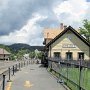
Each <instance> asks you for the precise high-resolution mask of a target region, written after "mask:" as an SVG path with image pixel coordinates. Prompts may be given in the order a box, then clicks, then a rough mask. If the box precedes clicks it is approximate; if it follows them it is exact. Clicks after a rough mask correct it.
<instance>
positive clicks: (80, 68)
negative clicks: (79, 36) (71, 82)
mask: <svg viewBox="0 0 90 90" xmlns="http://www.w3.org/2000/svg"><path fill="white" fill-rule="evenodd" d="M82 60H83V58H82V55H81V59H80V64H79V90H81V82H82V69H83V68H82Z"/></svg>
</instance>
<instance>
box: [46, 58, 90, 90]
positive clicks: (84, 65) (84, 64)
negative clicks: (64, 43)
mask: <svg viewBox="0 0 90 90" xmlns="http://www.w3.org/2000/svg"><path fill="white" fill-rule="evenodd" d="M48 68H49V69H50V71H51V72H54V74H55V75H56V76H57V77H58V79H59V80H60V81H62V82H63V83H65V84H66V85H67V86H68V87H69V88H70V89H71V90H90V60H59V59H51V58H49V59H48Z"/></svg>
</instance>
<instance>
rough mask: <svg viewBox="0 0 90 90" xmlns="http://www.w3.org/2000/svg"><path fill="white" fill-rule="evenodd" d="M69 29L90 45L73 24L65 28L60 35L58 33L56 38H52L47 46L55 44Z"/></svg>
mask: <svg viewBox="0 0 90 90" xmlns="http://www.w3.org/2000/svg"><path fill="white" fill-rule="evenodd" d="M67 31H71V32H73V33H74V34H75V35H76V36H77V37H78V38H80V39H81V40H82V41H83V42H84V43H85V44H86V45H88V46H89V47H90V43H89V42H88V41H87V40H86V39H85V38H84V37H83V36H81V35H80V34H79V33H78V32H77V31H76V30H75V29H73V28H72V27H71V26H68V27H67V28H66V29H65V30H63V31H62V32H61V33H60V34H59V35H57V36H56V37H55V38H54V39H52V40H51V41H50V42H49V43H48V44H47V45H46V47H48V46H50V45H51V44H53V43H54V42H55V41H56V40H57V39H59V38H60V37H61V36H63V35H64V34H65V33H66V32H67Z"/></svg>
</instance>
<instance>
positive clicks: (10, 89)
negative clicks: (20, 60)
mask: <svg viewBox="0 0 90 90" xmlns="http://www.w3.org/2000/svg"><path fill="white" fill-rule="evenodd" d="M11 80H12V82H8V83H7V84H6V89H5V90H66V89H65V88H64V87H63V86H62V85H61V84H60V83H57V80H56V79H55V78H54V77H53V76H52V75H51V74H50V73H48V71H47V70H46V68H44V67H42V66H41V65H40V64H32V65H28V66H26V67H24V68H22V69H21V70H20V71H18V72H17V73H16V74H15V76H13V77H11Z"/></svg>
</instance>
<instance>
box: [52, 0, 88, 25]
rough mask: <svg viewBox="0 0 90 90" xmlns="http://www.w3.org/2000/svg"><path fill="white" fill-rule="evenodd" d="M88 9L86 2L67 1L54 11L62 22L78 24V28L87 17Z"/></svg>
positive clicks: (82, 0)
mask: <svg viewBox="0 0 90 90" xmlns="http://www.w3.org/2000/svg"><path fill="white" fill-rule="evenodd" d="M88 7H89V6H88V3H87V2H86V0H78V1H77V0H67V1H64V2H62V3H60V4H59V5H57V7H54V8H53V11H54V13H55V14H56V16H57V18H58V19H59V21H60V22H63V23H66V24H69V25H73V24H74V23H75V24H76V22H77V25H76V26H78V24H79V23H81V21H82V20H83V19H84V18H85V17H86V12H87V9H88Z"/></svg>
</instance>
